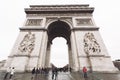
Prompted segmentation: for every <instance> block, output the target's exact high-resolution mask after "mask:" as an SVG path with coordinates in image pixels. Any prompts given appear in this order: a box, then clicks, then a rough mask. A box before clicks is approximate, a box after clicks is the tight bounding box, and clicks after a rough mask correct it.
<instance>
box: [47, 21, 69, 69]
mask: <svg viewBox="0 0 120 80" xmlns="http://www.w3.org/2000/svg"><path fill="white" fill-rule="evenodd" d="M47 33H48V46H49V48H50V62H49V64H50V63H53V65H55V66H56V67H64V66H66V65H67V64H70V61H69V60H70V59H69V58H70V57H69V56H70V55H69V54H70V53H69V52H70V51H69V50H70V49H71V46H70V35H71V29H70V26H69V25H68V24H67V23H66V22H63V21H60V20H58V21H55V22H53V23H51V24H50V25H49V26H48V32H47ZM63 55H64V57H63Z"/></svg>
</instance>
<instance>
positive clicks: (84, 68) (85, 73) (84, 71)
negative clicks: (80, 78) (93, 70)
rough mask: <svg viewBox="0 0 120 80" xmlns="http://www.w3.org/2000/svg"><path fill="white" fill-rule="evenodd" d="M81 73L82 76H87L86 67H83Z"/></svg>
mask: <svg viewBox="0 0 120 80" xmlns="http://www.w3.org/2000/svg"><path fill="white" fill-rule="evenodd" d="M82 71H83V74H84V78H87V77H88V76H87V68H86V67H83V70H82Z"/></svg>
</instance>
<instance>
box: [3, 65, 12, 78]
mask: <svg viewBox="0 0 120 80" xmlns="http://www.w3.org/2000/svg"><path fill="white" fill-rule="evenodd" d="M10 71H11V67H8V68H7V72H6V74H5V76H4V80H5V79H6V78H7V76H8V75H9V74H10Z"/></svg>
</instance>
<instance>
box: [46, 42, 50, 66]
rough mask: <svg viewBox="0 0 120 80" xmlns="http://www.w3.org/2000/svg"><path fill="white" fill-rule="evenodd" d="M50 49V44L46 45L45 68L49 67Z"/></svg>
mask: <svg viewBox="0 0 120 80" xmlns="http://www.w3.org/2000/svg"><path fill="white" fill-rule="evenodd" d="M50 49H51V44H50V43H48V45H47V52H46V60H45V61H46V62H45V67H50Z"/></svg>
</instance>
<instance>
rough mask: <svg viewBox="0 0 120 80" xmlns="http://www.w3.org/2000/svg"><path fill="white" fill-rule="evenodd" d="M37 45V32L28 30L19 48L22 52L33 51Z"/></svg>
mask: <svg viewBox="0 0 120 80" xmlns="http://www.w3.org/2000/svg"><path fill="white" fill-rule="evenodd" d="M34 46H35V34H32V33H31V32H28V34H26V35H25V36H24V38H23V40H22V41H21V43H20V45H19V47H18V49H19V50H20V52H22V53H31V52H32V51H33V49H34Z"/></svg>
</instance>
